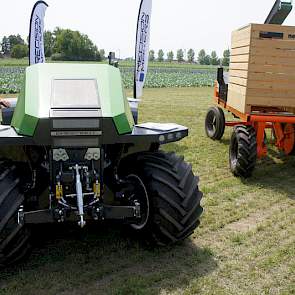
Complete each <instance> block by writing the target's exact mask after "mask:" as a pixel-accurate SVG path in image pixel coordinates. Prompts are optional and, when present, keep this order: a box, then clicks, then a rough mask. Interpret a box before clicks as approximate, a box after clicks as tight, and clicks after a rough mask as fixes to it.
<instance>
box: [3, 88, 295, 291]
mask: <svg viewBox="0 0 295 295" xmlns="http://www.w3.org/2000/svg"><path fill="white" fill-rule="evenodd" d="M212 93H213V89H212V88H205V87H204V88H181V89H179V88H167V89H146V91H145V95H144V98H143V102H142V104H141V106H140V120H141V121H163V122H177V123H179V124H183V125H186V126H188V127H189V128H190V136H189V137H188V138H186V139H185V140H183V141H181V142H179V143H177V144H171V145H169V146H167V147H165V149H166V150H169V151H172V150H174V151H176V152H177V153H178V154H183V155H184V156H185V159H186V160H187V161H188V162H190V163H192V165H193V170H194V172H195V173H196V174H198V175H199V176H200V186H201V190H202V191H203V192H204V200H203V205H204V208H205V212H204V215H203V218H202V224H201V227H200V228H199V229H198V230H196V231H195V233H194V235H193V236H192V237H191V238H189V239H188V240H187V241H185V243H183V244H180V245H177V246H176V247H171V248H168V249H151V248H149V247H147V246H145V245H143V244H142V243H140V241H138V240H137V239H136V238H135V237H132V236H131V235H130V233H129V232H128V231H127V230H126V229H125V228H124V227H120V226H117V225H115V224H113V225H108V226H107V225H102V226H99V227H97V228H89V227H88V228H87V227H86V229H85V231H83V232H80V231H79V230H78V229H77V228H75V227H73V229H71V230H69V229H68V228H65V229H63V228H61V227H59V226H55V227H53V228H51V227H48V228H47V229H46V230H45V229H44V228H42V229H40V230H38V229H36V231H37V234H36V237H37V238H36V239H37V241H35V248H34V249H33V252H32V255H31V256H30V257H29V258H28V259H27V260H26V261H24V262H23V263H22V264H21V265H18V266H16V267H13V268H10V269H7V270H5V271H2V272H1V273H0V294H1V295H4V294H14V295H18V294H26V295H31V294H36V295H37V294H38V295H57V294H59V295H70V294H71V295H72V294H73V295H78V294H79V295H80V294H95V295H97V294H118V295H119V294H120V295H123V294H126V295H132V294H134V295H137V294H147V295H150V294H161V295H166V294H186V295H190V294H208V295H212V294H218V295H219V294H225V295H228V294H233V295H238V294H241V295H242V294H243V295H244V294H249V295H254V294H257V295H261V294H282V295H283V294H285V295H287V294H295V235H294V233H295V219H294V216H295V182H294V178H295V169H294V166H295V158H294V157H288V158H287V157H284V156H282V155H279V154H278V153H277V152H276V150H275V149H271V150H270V153H269V156H268V157H267V158H266V159H264V160H263V161H260V162H259V163H258V165H257V169H256V171H255V173H254V175H253V177H252V178H251V179H248V180H241V179H237V178H235V177H233V176H232V175H231V173H230V172H229V169H228V145H229V138H230V132H231V131H230V129H229V130H227V131H226V133H225V136H224V139H223V140H222V141H221V142H212V141H210V140H209V139H207V138H206V136H205V134H204V128H203V122H204V118H205V115H206V110H207V108H208V106H209V105H211V96H212ZM45 235H46V237H45Z"/></svg>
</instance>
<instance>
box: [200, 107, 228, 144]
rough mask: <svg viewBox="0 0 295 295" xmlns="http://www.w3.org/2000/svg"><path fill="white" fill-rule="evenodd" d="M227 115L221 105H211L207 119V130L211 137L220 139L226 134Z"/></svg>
mask: <svg viewBox="0 0 295 295" xmlns="http://www.w3.org/2000/svg"><path fill="white" fill-rule="evenodd" d="M224 129H225V117H224V113H223V110H222V109H221V108H219V107H211V108H210V109H209V110H208V112H207V115H206V119H205V131H206V134H207V136H208V137H209V138H211V139H213V140H220V139H221V138H222V136H223V134H224Z"/></svg>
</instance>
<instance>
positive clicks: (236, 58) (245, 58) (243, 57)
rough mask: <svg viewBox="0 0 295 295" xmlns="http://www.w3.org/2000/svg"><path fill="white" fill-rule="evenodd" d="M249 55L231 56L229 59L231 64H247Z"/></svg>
mask: <svg viewBox="0 0 295 295" xmlns="http://www.w3.org/2000/svg"><path fill="white" fill-rule="evenodd" d="M249 58H250V56H249V54H241V55H232V56H231V57H230V61H231V62H249Z"/></svg>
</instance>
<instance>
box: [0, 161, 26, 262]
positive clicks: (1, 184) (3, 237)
mask: <svg viewBox="0 0 295 295" xmlns="http://www.w3.org/2000/svg"><path fill="white" fill-rule="evenodd" d="M23 203H24V195H23V194H22V193H21V184H20V178H19V175H18V172H17V167H16V166H15V165H14V164H13V163H11V162H8V161H0V268H3V267H6V266H8V265H11V264H14V263H15V262H17V261H19V260H20V259H22V258H23V257H24V256H25V254H27V252H28V250H29V248H30V244H29V237H30V234H29V231H28V230H27V229H26V228H25V227H24V226H23V225H21V224H18V210H19V208H20V206H21V205H22V204H23Z"/></svg>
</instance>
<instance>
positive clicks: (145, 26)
mask: <svg viewBox="0 0 295 295" xmlns="http://www.w3.org/2000/svg"><path fill="white" fill-rule="evenodd" d="M149 25H150V16H149V15H148V14H145V13H144V12H143V13H142V15H141V17H140V28H139V31H140V36H139V49H138V60H137V81H140V82H143V81H144V77H145V74H144V72H145V64H146V52H147V51H148V47H149V43H148V41H149Z"/></svg>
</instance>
